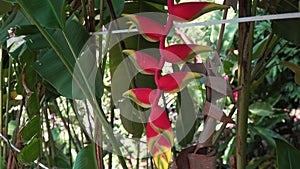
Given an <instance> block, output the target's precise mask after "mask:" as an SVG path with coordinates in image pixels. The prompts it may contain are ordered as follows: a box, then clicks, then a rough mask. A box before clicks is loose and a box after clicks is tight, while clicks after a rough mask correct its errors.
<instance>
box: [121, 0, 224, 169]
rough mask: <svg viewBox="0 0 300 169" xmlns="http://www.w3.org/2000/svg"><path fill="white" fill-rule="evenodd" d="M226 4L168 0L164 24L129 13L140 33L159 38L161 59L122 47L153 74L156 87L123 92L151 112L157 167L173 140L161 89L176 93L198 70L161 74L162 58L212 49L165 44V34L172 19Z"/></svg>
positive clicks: (149, 131) (149, 132) (162, 168)
mask: <svg viewBox="0 0 300 169" xmlns="http://www.w3.org/2000/svg"><path fill="white" fill-rule="evenodd" d="M224 8H227V6H223V5H219V4H215V3H208V2H188V3H181V4H176V5H175V4H174V1H173V0H169V1H168V11H169V16H168V21H167V24H166V25H163V24H161V23H159V22H157V21H155V20H153V19H151V18H147V17H145V16H141V15H128V18H129V19H130V20H131V22H132V23H133V24H134V25H135V27H137V29H138V30H139V33H140V34H141V35H142V36H143V37H144V38H145V39H146V40H148V41H150V42H158V41H160V48H159V51H160V59H159V60H158V59H156V57H153V56H151V55H149V54H147V53H145V52H142V51H134V50H124V51H123V52H124V53H125V54H126V55H128V56H129V58H130V59H131V60H132V61H133V63H134V65H135V66H136V68H137V69H138V70H139V71H140V73H143V74H148V75H154V77H155V83H156V86H157V89H150V88H135V89H131V90H128V91H127V92H125V93H124V96H125V97H128V98H130V99H131V100H133V101H134V102H136V103H137V104H138V105H140V106H142V107H144V108H151V114H150V117H149V120H148V123H147V127H146V136H147V143H148V148H149V151H150V153H151V155H152V156H153V159H154V162H155V165H156V167H157V168H158V169H167V168H168V166H169V163H170V161H171V148H172V146H173V144H174V141H173V140H174V136H173V131H172V127H171V124H170V121H169V118H168V115H167V113H166V112H165V111H164V108H162V107H161V106H160V105H159V104H158V101H159V99H160V97H161V96H162V93H163V92H169V93H176V92H179V91H180V90H182V89H183V88H184V87H186V85H187V84H188V83H189V82H191V81H192V80H193V79H195V78H200V77H201V74H199V73H194V72H174V73H170V74H166V75H164V76H162V74H161V73H162V72H161V70H162V67H163V65H164V63H165V62H169V63H172V64H181V63H185V62H186V61H188V60H190V59H192V58H194V57H195V56H196V55H197V54H198V53H200V52H208V51H211V49H210V48H208V47H206V46H200V45H195V44H189V45H188V44H175V45H171V46H168V47H165V38H166V35H167V34H168V33H169V31H170V29H171V27H172V25H173V22H174V21H177V22H187V21H191V20H193V19H195V18H197V17H199V16H200V15H202V14H204V13H207V12H210V11H212V10H216V9H224Z"/></svg>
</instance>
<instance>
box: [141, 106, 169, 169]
mask: <svg viewBox="0 0 300 169" xmlns="http://www.w3.org/2000/svg"><path fill="white" fill-rule="evenodd" d="M146 135H147V143H148V148H149V151H150V153H151V155H152V156H153V160H154V162H155V165H156V167H157V168H159V169H167V168H168V166H169V162H170V161H171V148H172V146H173V145H174V141H173V140H174V135H173V131H172V128H171V123H170V121H169V118H168V116H167V114H166V112H165V111H164V110H163V109H162V108H161V107H159V106H157V105H156V106H153V108H152V111H151V114H150V117H149V122H148V123H147V128H146Z"/></svg>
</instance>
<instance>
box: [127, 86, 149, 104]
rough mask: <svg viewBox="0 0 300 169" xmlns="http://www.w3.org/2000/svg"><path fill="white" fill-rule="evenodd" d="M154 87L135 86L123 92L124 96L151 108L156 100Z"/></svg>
mask: <svg viewBox="0 0 300 169" xmlns="http://www.w3.org/2000/svg"><path fill="white" fill-rule="evenodd" d="M154 93H155V90H154V89H150V88H135V89H131V90H127V91H126V92H124V93H123V97H126V98H129V99H131V100H132V101H134V102H135V103H136V104H138V105H140V106H142V107H144V108H150V107H151V103H152V102H153V100H154Z"/></svg>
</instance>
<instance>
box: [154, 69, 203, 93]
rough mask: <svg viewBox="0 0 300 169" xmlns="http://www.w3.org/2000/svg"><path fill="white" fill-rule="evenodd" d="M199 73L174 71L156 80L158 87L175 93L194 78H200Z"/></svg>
mask: <svg viewBox="0 0 300 169" xmlns="http://www.w3.org/2000/svg"><path fill="white" fill-rule="evenodd" d="M200 77H201V74H199V73H194V72H175V73H172V74H167V75H165V76H162V77H161V78H160V79H159V80H158V88H159V89H161V90H163V91H165V92H169V93H176V92H178V91H180V90H182V89H183V88H184V87H186V85H187V84H188V83H190V82H191V81H192V80H194V79H195V78H200Z"/></svg>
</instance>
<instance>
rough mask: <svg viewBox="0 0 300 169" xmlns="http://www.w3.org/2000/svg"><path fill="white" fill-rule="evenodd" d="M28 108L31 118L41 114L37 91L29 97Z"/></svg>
mask: <svg viewBox="0 0 300 169" xmlns="http://www.w3.org/2000/svg"><path fill="white" fill-rule="evenodd" d="M26 108H27V112H28V116H29V118H33V117H34V116H35V115H38V114H39V112H40V103H39V98H38V93H37V92H35V93H32V94H31V96H30V97H29V98H28V100H27V104H26Z"/></svg>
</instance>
